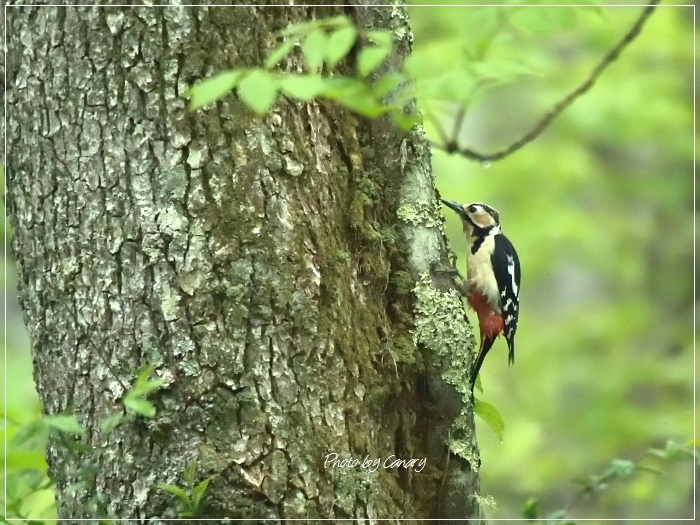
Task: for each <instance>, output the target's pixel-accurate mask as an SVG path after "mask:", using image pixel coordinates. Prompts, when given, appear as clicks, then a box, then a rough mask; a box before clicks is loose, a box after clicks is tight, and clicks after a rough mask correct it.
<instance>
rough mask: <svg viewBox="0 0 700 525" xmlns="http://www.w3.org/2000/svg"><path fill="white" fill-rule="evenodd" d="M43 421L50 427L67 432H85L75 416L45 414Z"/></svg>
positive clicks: (77, 434)
mask: <svg viewBox="0 0 700 525" xmlns="http://www.w3.org/2000/svg"><path fill="white" fill-rule="evenodd" d="M44 421H45V422H46V424H47V425H48V426H49V427H50V428H55V429H56V430H59V431H61V432H65V433H67V434H74V435H76V436H82V435H83V434H85V429H84V428H83V426H82V425H81V424H80V422H79V421H78V418H77V417H76V416H65V415H61V414H57V415H54V416H45V417H44Z"/></svg>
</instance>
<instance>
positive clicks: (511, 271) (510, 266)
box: [507, 255, 518, 297]
mask: <svg viewBox="0 0 700 525" xmlns="http://www.w3.org/2000/svg"><path fill="white" fill-rule="evenodd" d="M507 258H508V273H509V274H510V279H511V287H512V289H513V293H515V297H518V283H516V282H515V261H514V260H513V256H512V255H508V256H507Z"/></svg>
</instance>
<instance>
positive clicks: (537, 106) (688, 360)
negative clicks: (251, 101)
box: [4, 5, 695, 519]
mask: <svg viewBox="0 0 700 525" xmlns="http://www.w3.org/2000/svg"><path fill="white" fill-rule="evenodd" d="M640 12H641V8H640V7H612V6H611V7H605V6H595V5H591V6H590V7H574V6H571V7H547V6H516V5H512V6H499V7H478V6H467V7H418V6H415V7H411V8H410V15H411V21H412V24H413V29H414V32H415V47H414V57H412V59H411V61H410V63H409V64H408V65H407V68H408V69H409V70H410V71H411V72H412V73H413V74H414V75H415V76H416V77H417V78H418V79H419V80H418V87H419V92H420V97H419V102H420V105H421V109H422V111H423V112H424V115H426V116H429V117H432V118H434V119H436V120H438V121H440V122H443V123H445V124H447V128H448V129H451V122H452V119H453V118H454V115H455V105H454V104H452V103H450V102H445V101H446V100H452V101H458V102H461V103H464V104H465V105H466V106H467V107H468V111H467V113H466V118H465V120H464V123H463V126H462V130H461V133H460V136H459V141H460V143H461V144H463V145H468V146H469V147H471V148H473V149H477V150H479V151H484V152H492V151H495V150H498V149H501V148H502V147H504V146H506V145H508V144H510V143H511V142H513V141H514V140H516V139H517V138H519V137H520V136H521V135H522V134H523V133H525V132H526V131H528V130H529V129H531V128H532V126H533V125H534V124H535V123H536V122H537V121H538V120H539V119H540V118H541V116H542V115H543V114H544V113H546V111H547V110H548V109H549V108H550V107H551V106H552V105H553V104H554V103H556V102H557V101H558V100H560V99H561V98H562V97H563V96H564V95H565V94H567V93H569V92H570V91H571V90H572V89H574V88H575V87H576V86H577V85H579V84H580V83H581V82H582V81H583V80H585V78H586V77H587V76H588V74H589V73H590V71H591V70H592V69H593V67H595V65H596V64H597V63H598V61H599V60H600V58H601V57H602V56H603V55H604V54H605V53H606V52H607V51H608V50H609V49H610V48H612V47H613V46H614V45H615V43H616V42H617V41H618V40H619V39H620V37H621V36H622V35H623V34H624V33H625V32H626V31H627V30H628V29H629V27H630V26H631V25H632V23H633V22H634V20H635V19H636V18H637V17H638V16H639V13H640ZM693 24H694V20H693V9H692V8H691V7H687V6H686V7H683V6H671V5H661V6H660V7H659V8H658V9H657V11H656V13H655V14H654V15H653V16H652V17H651V18H650V19H649V22H648V23H647V25H646V26H645V28H644V30H643V32H642V34H641V35H640V36H639V37H638V38H637V39H636V40H635V41H634V42H633V43H632V44H631V45H630V46H629V48H628V49H626V50H625V52H624V54H623V55H622V57H621V58H620V59H618V60H617V61H616V62H614V63H613V64H612V65H611V66H610V67H609V68H608V69H607V70H606V72H605V73H604V75H603V76H602V77H601V78H600V79H599V80H598V82H597V83H596V85H595V86H594V87H593V88H592V90H591V91H589V92H588V93H586V94H585V95H584V96H583V97H581V98H580V99H578V100H577V101H576V102H575V103H574V104H573V105H572V106H571V107H570V108H568V109H567V110H566V111H565V112H564V114H563V115H562V116H561V117H559V118H558V119H556V120H555V121H554V122H553V123H552V125H551V126H550V127H549V128H548V129H547V130H546V131H545V133H544V134H543V135H542V136H540V137H539V138H537V139H536V140H535V141H533V142H532V143H530V144H528V145H527V146H526V147H524V148H523V149H521V150H519V151H518V152H516V153H514V154H513V155H511V156H509V157H507V158H506V159H504V160H502V161H498V162H494V163H492V164H491V163H482V164H479V163H475V162H473V161H467V160H465V159H464V158H462V157H460V156H458V155H451V156H450V155H447V154H444V153H442V152H440V151H435V154H434V162H433V166H434V170H435V175H436V178H437V184H438V187H439V189H440V192H441V194H442V196H443V197H445V198H449V199H453V200H458V201H461V202H467V201H476V202H486V203H488V204H490V205H492V206H494V207H495V208H497V209H498V210H499V211H500V212H501V218H502V221H503V227H504V231H505V232H506V234H507V235H508V236H509V237H510V238H511V240H512V241H513V242H514V244H515V245H516V247H517V248H518V251H519V253H520V257H521V261H522V265H523V282H522V295H521V305H522V312H521V322H520V326H519V330H518V336H517V349H516V365H515V367H513V368H510V369H509V368H508V367H507V364H506V363H507V359H506V346H505V342H504V341H502V340H499V341H498V342H497V343H496V345H495V346H494V348H493V349H492V350H491V355H490V357H489V358H488V359H487V361H486V364H485V366H484V368H483V369H482V380H483V386H484V392H483V393H481V394H477V395H478V396H479V397H482V398H483V399H484V400H486V401H488V402H490V403H493V404H495V405H496V406H497V407H498V408H499V409H500V411H501V412H502V414H503V416H504V418H505V422H506V430H505V434H504V438H503V442H502V443H501V442H500V441H499V439H498V438H497V437H495V435H494V434H493V433H492V432H491V431H490V429H489V428H488V427H486V426H485V425H482V426H480V427H479V429H478V430H479V433H478V436H479V445H480V447H481V453H482V468H481V476H482V495H483V496H487V495H490V496H493V498H494V499H495V501H496V504H497V507H496V508H495V509H493V510H492V511H491V513H490V516H489V517H492V518H513V517H519V516H520V515H521V512H522V506H523V504H524V502H525V501H526V500H527V499H528V498H530V497H532V496H538V497H540V498H541V507H542V508H543V509H544V510H545V511H546V510H547V509H550V510H555V509H559V508H563V507H565V506H566V505H567V504H568V502H569V501H571V500H572V499H573V498H574V497H575V495H576V493H577V492H578V490H579V488H578V487H577V485H576V484H575V483H573V482H572V480H573V479H575V478H584V477H586V476H588V475H590V474H593V473H596V472H600V471H602V470H604V469H605V467H606V465H608V464H609V462H610V460H611V459H613V458H626V459H631V460H635V459H637V458H639V457H641V456H642V455H644V453H645V452H646V450H647V449H648V448H649V447H660V448H663V446H664V443H665V442H666V440H667V439H676V440H679V441H686V440H688V439H689V438H690V437H691V436H692V435H693V424H694V420H693V417H694V413H693V366H694V361H693V336H694V333H693V309H694V303H693V301H694V289H693V279H694V274H693V272H694V266H693V242H694V238H693V231H694V174H693V172H694V156H693V151H694V144H695V143H694V134H693V95H694V93H693V90H694V78H693V46H694V43H693ZM421 79H425V81H421ZM438 99H443V101H442V102H441V101H440V100H438ZM425 120H426V123H427V124H426V126H427V128H428V133H429V134H430V136H431V137H432V138H433V139H434V140H435V141H438V140H439V136H438V135H437V133H436V130H435V129H434V128H431V126H430V119H429V118H426V119H425ZM447 217H448V219H447V230H448V234H449V236H450V240H451V244H452V248H453V249H454V250H455V251H456V253H457V254H458V256H459V262H458V265H459V267H460V269H461V270H462V271H463V270H464V261H465V254H464V247H465V242H464V240H463V238H462V233H461V226H460V225H459V223H458V220H457V218H456V217H453V216H452V215H450V214H447ZM4 262H5V266H6V272H7V280H6V287H7V288H6V290H5V291H6V294H7V308H8V310H7V312H6V315H7V325H6V330H7V334H6V335H7V350H6V351H7V354H6V355H7V371H8V373H7V374H6V380H7V383H6V385H5V386H6V389H5V391H6V393H7V394H6V395H7V399H6V401H7V416H8V421H9V422H10V428H9V430H8V431H7V432H8V435H9V436H10V437H11V436H12V435H13V433H15V432H16V429H17V428H18V425H13V422H17V423H19V424H21V423H26V422H27V421H31V420H33V419H35V418H36V417H37V415H38V414H39V404H38V397H37V395H36V392H35V391H34V387H33V383H32V379H31V356H30V354H29V345H28V340H27V336H26V333H25V332H24V328H23V326H22V317H21V312H20V311H19V309H18V307H17V301H16V294H15V291H14V289H15V279H14V273H13V265H12V261H4ZM31 447H33V448H28V449H26V450H24V451H23V452H22V453H21V454H15V455H14V456H11V457H8V469H9V474H10V475H11V476H13V475H14V474H16V473H17V468H19V467H22V466H23V465H24V466H26V465H28V464H32V465H35V466H41V461H42V459H41V458H42V457H43V451H42V450H41V443H38V444H37V443H32V444H31ZM649 465H652V466H653V465H654V463H653V461H649ZM657 466H658V465H657ZM662 468H663V469H664V471H665V476H664V477H663V478H659V477H657V476H654V475H653V474H646V473H642V474H640V475H638V476H635V477H634V478H633V479H632V480H631V481H630V482H629V483H626V484H618V485H615V486H613V487H611V488H610V489H609V490H607V491H605V492H603V493H601V494H600V495H599V496H595V497H593V498H591V499H585V500H582V501H580V502H578V504H577V505H576V506H575V507H574V510H573V511H572V513H571V515H570V517H572V518H575V517H580V518H657V519H661V518H683V517H689V516H692V513H693V508H692V505H693V494H692V490H693V472H692V469H693V465H692V464H690V463H689V462H684V463H678V464H676V465H673V466H669V465H667V464H663V467H662ZM18 479H20V478H18V477H11V478H10V479H9V483H10V485H9V488H10V489H11V490H12V491H14V490H26V489H27V487H26V486H25V487H19V486H18V485H17V484H16V482H15V480H18ZM10 496H11V495H10ZM51 501H52V496H51V491H44V492H39V493H38V494H36V495H35V496H33V497H32V498H30V499H28V500H27V501H26V502H25V509H24V510H25V511H27V512H29V513H30V515H33V516H44V517H45V516H47V511H46V510H45V509H46V507H47V506H48V507H49V508H50V507H51ZM49 512H55V511H49Z"/></svg>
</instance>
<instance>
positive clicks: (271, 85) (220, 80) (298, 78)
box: [185, 16, 417, 129]
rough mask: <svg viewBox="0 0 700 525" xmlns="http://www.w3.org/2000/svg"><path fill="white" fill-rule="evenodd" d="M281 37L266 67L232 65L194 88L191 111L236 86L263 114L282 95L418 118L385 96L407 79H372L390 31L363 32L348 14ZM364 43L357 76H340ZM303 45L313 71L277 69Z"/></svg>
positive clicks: (407, 123) (408, 121)
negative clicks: (343, 65) (339, 68)
mask: <svg viewBox="0 0 700 525" xmlns="http://www.w3.org/2000/svg"><path fill="white" fill-rule="evenodd" d="M279 36H281V37H283V38H284V41H283V42H282V43H281V44H280V45H279V46H277V48H276V49H274V50H273V51H272V53H271V54H270V55H269V56H268V58H267V60H266V61H265V65H264V67H262V68H239V69H231V70H228V71H225V72H223V73H220V74H218V75H216V76H214V77H211V78H208V79H206V80H204V81H202V82H199V83H197V84H196V85H194V86H192V87H191V88H190V89H189V90H187V92H186V93H185V97H186V98H189V99H190V109H191V110H196V109H199V108H201V107H203V106H207V105H209V104H212V103H214V102H216V101H218V100H220V99H221V98H223V97H224V96H226V95H227V94H229V93H230V92H231V91H232V90H235V91H236V93H237V94H238V96H239V97H240V99H241V100H242V101H243V103H244V104H245V105H246V106H248V107H249V108H250V109H252V110H253V111H254V112H256V113H257V114H259V115H264V114H266V113H267V112H268V111H269V110H270V108H271V107H272V106H273V104H274V103H275V102H276V101H277V99H278V97H279V96H280V94H282V95H285V96H287V97H289V98H291V99H296V100H300V101H303V102H306V101H309V100H312V99H314V98H317V97H322V98H326V99H329V100H334V101H336V102H338V103H340V104H342V105H343V106H345V107H347V108H348V109H350V110H352V111H355V112H357V113H359V114H360V115H363V116H366V117H370V118H376V117H378V116H380V115H383V114H387V113H388V114H389V115H390V116H391V118H392V120H393V121H394V122H395V123H396V124H397V125H398V126H400V127H402V128H404V129H410V128H411V127H412V126H413V125H414V124H415V123H416V122H417V120H416V118H415V117H409V116H407V115H405V114H404V112H403V109H402V107H403V104H402V103H401V101H400V100H399V99H398V97H395V98H396V100H394V101H393V102H386V101H385V100H384V98H385V97H386V95H388V94H389V93H391V92H393V91H395V90H397V88H401V86H402V85H403V84H405V83H406V81H407V79H406V77H405V76H404V75H401V74H398V73H394V74H388V75H385V76H383V77H382V78H380V79H379V80H378V81H377V82H374V83H373V82H372V81H371V80H370V79H369V76H370V74H372V73H373V72H374V71H376V70H377V69H378V68H379V67H380V66H381V65H382V64H383V63H384V61H385V60H386V59H387V57H388V56H389V55H390V54H391V51H392V48H393V45H392V44H393V36H392V34H391V33H390V32H388V31H363V30H360V29H358V28H357V27H355V25H354V24H353V22H352V20H350V18H348V17H346V16H337V17H333V18H327V19H322V20H313V21H310V22H303V23H299V24H294V25H292V26H290V27H288V28H287V29H285V30H284V31H282V32H281V33H280V34H279ZM360 38H362V39H363V40H364V42H366V43H370V45H363V46H362V48H361V49H360V50H359V52H358V53H357V56H356V69H357V76H356V77H355V76H346V75H340V74H338V73H337V71H336V67H337V66H338V64H339V63H340V62H341V61H342V60H343V59H344V58H346V57H347V56H348V55H349V54H350V51H351V50H352V49H353V46H355V45H356V43H357V42H358V39H360ZM297 47H299V48H300V49H301V54H302V57H303V60H304V64H305V66H306V68H307V70H308V71H309V73H308V74H304V75H299V74H291V73H283V72H280V71H274V72H273V71H272V69H273V68H275V67H276V66H277V65H278V64H279V63H280V62H281V61H282V60H284V59H285V58H287V57H288V56H289V55H291V54H292V51H293V50H294V49H295V48H297Z"/></svg>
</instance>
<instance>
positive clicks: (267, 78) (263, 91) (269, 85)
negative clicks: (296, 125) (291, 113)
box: [238, 69, 277, 115]
mask: <svg viewBox="0 0 700 525" xmlns="http://www.w3.org/2000/svg"><path fill="white" fill-rule="evenodd" d="M238 95H239V96H240V97H241V100H242V101H243V102H244V103H245V105H246V106H248V107H249V108H250V109H252V110H253V111H255V112H256V113H257V114H259V115H264V114H265V113H267V112H268V110H269V109H270V108H271V107H272V105H273V104H274V103H275V101H276V100H277V86H276V85H275V79H274V78H273V77H272V75H270V74H269V73H268V72H267V71H264V70H262V69H256V70H254V71H253V72H252V73H250V75H248V76H247V77H245V78H244V79H243V80H242V81H241V84H240V85H239V86H238Z"/></svg>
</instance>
